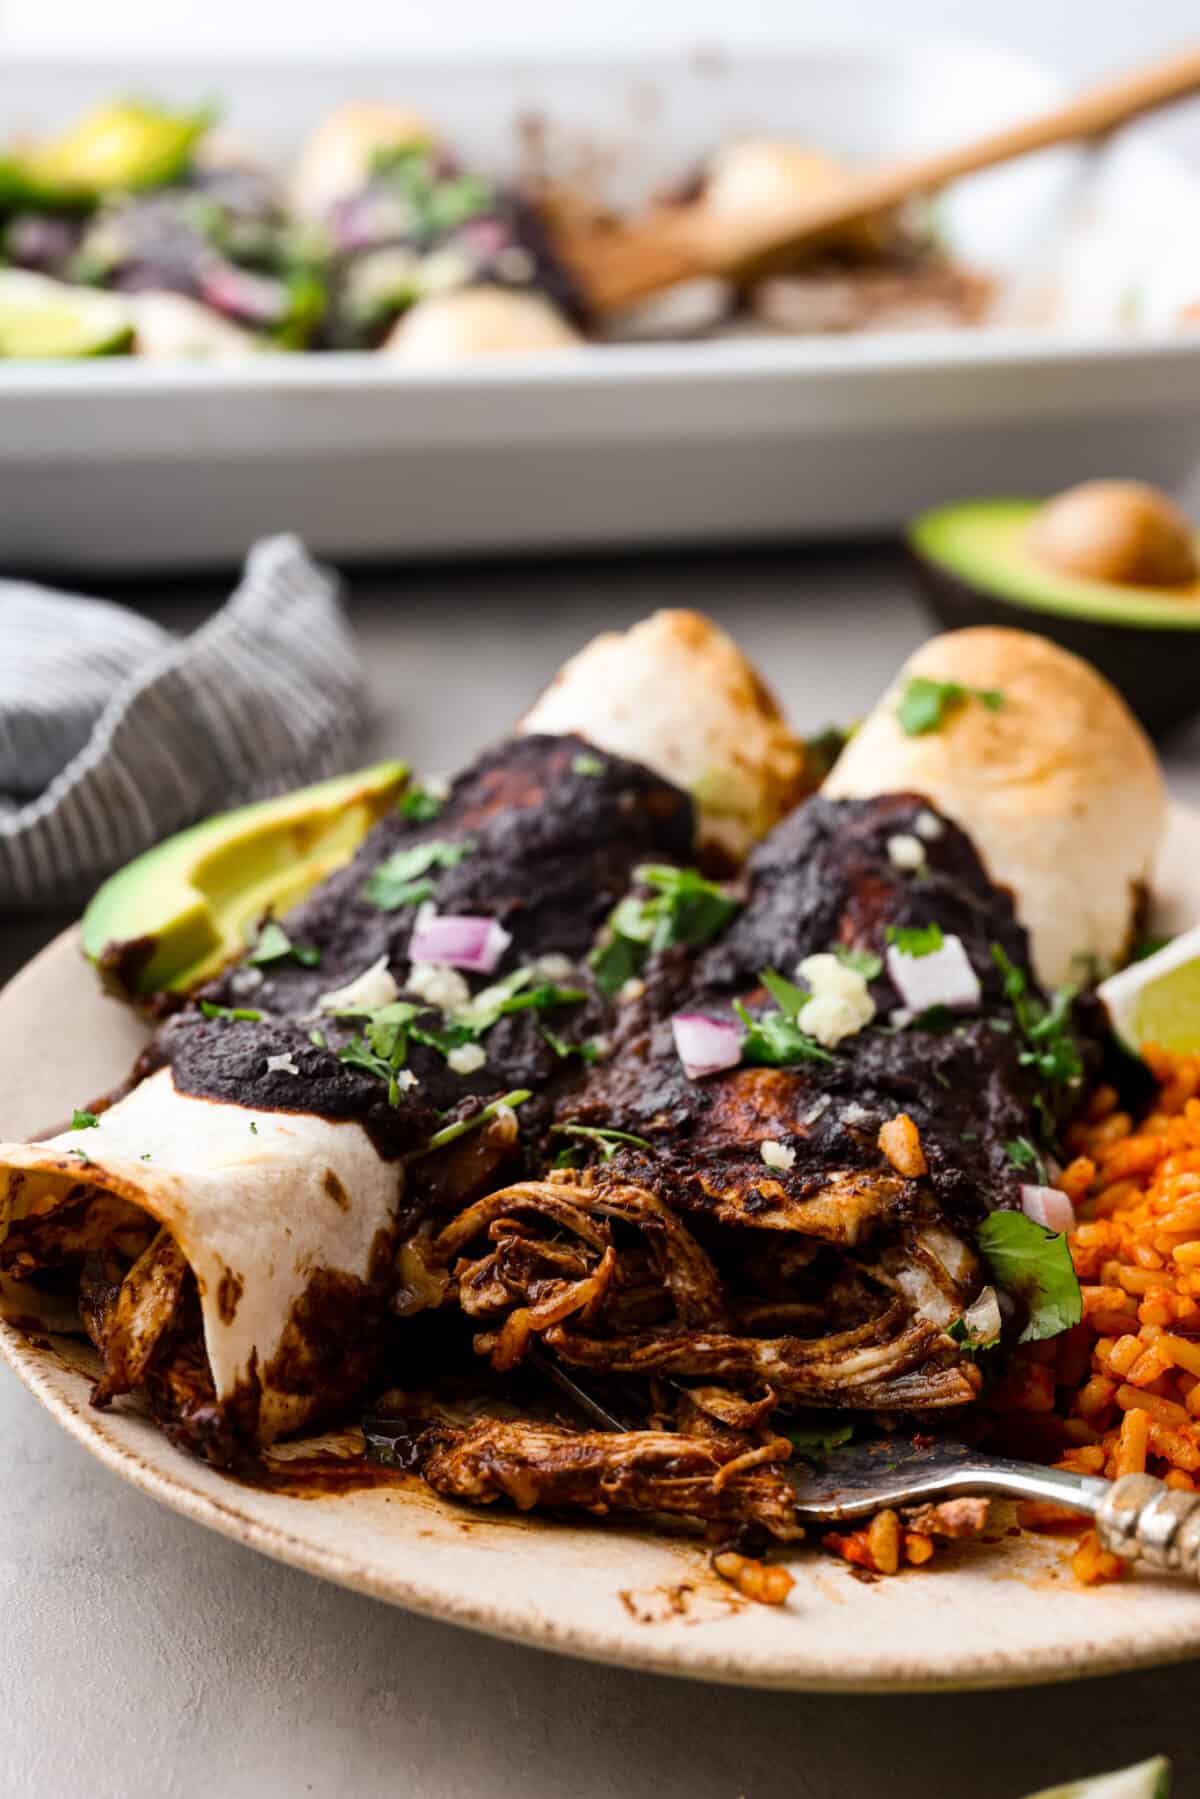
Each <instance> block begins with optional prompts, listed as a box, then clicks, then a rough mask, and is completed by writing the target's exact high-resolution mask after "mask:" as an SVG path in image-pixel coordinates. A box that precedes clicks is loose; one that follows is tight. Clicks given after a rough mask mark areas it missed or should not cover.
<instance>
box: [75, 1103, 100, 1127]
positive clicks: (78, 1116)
mask: <svg viewBox="0 0 1200 1799" xmlns="http://www.w3.org/2000/svg"><path fill="white" fill-rule="evenodd" d="M99 1122H100V1120H99V1119H98V1118H97V1117H96V1114H95V1113H94V1112H81V1111H80V1110H79V1109H78V1107H76V1109H75V1111H74V1112H72V1114H71V1129H72V1130H73V1131H90V1130H91V1128H92V1126H93V1125H94V1124H99Z"/></svg>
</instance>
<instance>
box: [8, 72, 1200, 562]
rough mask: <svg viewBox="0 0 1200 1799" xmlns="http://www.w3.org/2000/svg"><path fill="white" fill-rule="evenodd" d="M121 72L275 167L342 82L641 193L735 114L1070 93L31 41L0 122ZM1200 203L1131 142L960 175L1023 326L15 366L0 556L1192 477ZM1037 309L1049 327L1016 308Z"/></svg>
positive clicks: (804, 513)
mask: <svg viewBox="0 0 1200 1799" xmlns="http://www.w3.org/2000/svg"><path fill="white" fill-rule="evenodd" d="M133 87H136V88H139V89H144V90H149V91H153V92H155V93H157V94H161V95H163V96H165V97H167V98H171V99H176V100H181V101H182V100H187V101H193V100H195V99H196V98H197V97H198V96H207V95H210V94H217V95H220V96H222V97H223V98H224V100H225V102H226V111H227V116H228V119H229V122H230V124H231V125H232V126H233V127H234V128H235V129H237V130H238V131H239V133H241V134H242V135H244V136H246V137H247V138H249V139H250V140H251V141H253V142H254V143H256V144H260V145H262V147H263V148H264V150H265V151H266V152H267V153H269V154H270V155H272V156H276V157H281V158H282V157H285V156H286V155H287V154H288V152H289V151H290V150H292V149H294V147H295V145H296V144H297V143H298V142H299V140H300V138H301V137H302V136H303V134H304V131H305V130H306V129H307V128H308V126H310V125H311V124H312V123H313V122H314V121H315V120H316V119H317V118H318V117H319V116H320V114H321V113H322V111H324V110H325V109H326V108H327V107H328V106H330V105H332V104H334V103H335V102H336V101H337V100H338V99H340V98H343V97H345V96H346V95H348V94H359V95H365V96H370V97H377V96H383V97H394V98H403V99H405V100H408V101H410V102H411V103H413V104H415V105H416V106H418V107H419V108H420V109H421V110H422V111H424V112H426V113H428V114H430V115H431V116H432V117H434V118H436V119H437V120H438V121H439V122H440V123H442V124H443V125H444V127H445V129H446V131H447V134H448V136H449V137H450V138H451V139H452V140H453V141H454V142H455V143H457V144H459V145H461V147H462V149H463V152H464V154H465V155H466V156H468V157H471V158H478V159H480V160H481V161H482V162H483V163H484V164H485V165H487V166H489V167H493V168H500V169H505V168H507V169H509V170H511V169H514V168H515V167H516V166H517V165H518V163H519V158H520V155H521V148H520V146H521V144H522V143H525V144H527V143H528V133H527V131H523V130H522V128H521V122H522V120H525V121H527V120H528V119H529V118H530V117H531V116H536V117H537V118H539V119H540V120H541V121H542V123H543V126H545V127H547V128H546V129H544V130H543V131H542V132H541V133H540V136H541V138H542V141H543V142H544V143H545V144H548V146H549V154H550V155H551V157H552V158H554V159H556V160H557V161H558V162H559V163H560V164H564V165H566V164H569V163H570V162H571V160H572V158H578V156H579V155H580V153H581V146H586V147H587V153H588V155H589V156H590V157H592V160H593V166H594V165H595V152H596V149H597V146H600V147H601V148H602V150H603V151H604V153H605V156H604V160H605V163H606V165H607V166H608V176H609V181H610V186H612V187H614V188H615V189H616V191H617V192H618V193H619V194H621V195H622V196H624V197H628V196H630V195H632V194H635V193H636V192H637V191H638V190H639V189H644V188H645V187H647V186H648V185H652V184H654V183H657V182H660V181H662V180H663V179H664V178H666V177H668V176H673V175H678V174H679V173H680V172H681V171H682V170H684V169H685V168H686V167H687V166H688V165H689V164H690V163H691V162H693V161H694V160H695V159H696V158H698V157H699V156H700V155H701V154H702V153H703V152H704V151H705V150H706V149H707V148H709V147H710V146H711V145H712V144H714V143H715V142H717V141H719V140H720V139H721V138H722V137H724V136H727V135H730V134H732V133H735V132H737V131H744V130H747V129H756V130H764V131H771V132H777V133H782V132H788V133H792V134H795V135H799V136H804V137H807V138H810V139H811V140H812V141H813V142H815V143H819V144H821V145H822V146H824V147H827V148H829V149H831V150H833V151H835V152H840V153H843V154H846V155H848V156H851V157H855V158H860V159H874V158H878V157H880V156H884V155H887V154H889V153H891V152H895V151H899V150H902V149H904V150H915V149H919V148H926V147H929V146H932V145H933V144H935V143H939V142H947V141H951V140H954V139H956V138H959V137H962V136H965V135H967V134H969V133H972V132H978V131H981V130H984V129H987V128H988V127H990V126H992V125H996V124H999V123H1001V122H1002V121H1006V120H1010V119H1012V118H1015V117H1018V116H1020V115H1022V114H1025V113H1028V112H1031V111H1033V110H1035V109H1037V108H1039V107H1041V106H1045V105H1047V104H1050V103H1051V102H1052V101H1053V100H1054V98H1055V97H1056V95H1057V93H1058V91H1059V89H1058V85H1057V83H1056V82H1055V80H1054V78H1053V77H1051V76H1049V75H1048V74H1046V73H1045V72H1044V71H1042V70H1040V69H1038V68H1037V67H1035V66H1033V65H1031V64H1029V63H1027V62H1025V61H1024V60H1022V59H1019V58H1016V57H1014V56H1011V55H1009V54H1008V53H1005V52H999V51H992V50H986V49H982V48H961V47H960V48H952V47H931V48H928V49H923V50H916V51H908V52H904V53H897V54H884V53H877V52H861V53H860V52H850V51H836V52H835V51H797V52H795V53H792V54H789V55H787V56H784V57H775V58H769V59H768V58H764V57H758V56H741V55H739V56H731V57H729V58H713V57H707V58H703V59H695V58H693V59H686V58H682V57H681V58H680V59H679V60H677V61H675V62H671V61H669V60H667V59H654V60H652V61H642V62H639V63H638V64H637V65H632V64H622V63H618V62H614V61H612V60H610V59H604V60H585V59H575V60H573V61H570V62H545V63H529V62H524V63H521V64H520V65H517V64H515V63H509V62H499V61H490V62H487V63H483V62H480V63H470V64H468V63H462V62H446V63H437V64H434V63H429V62H423V63H421V64H413V65H410V66H408V67H406V68H401V67H399V66H390V67H387V68H382V67H380V66H372V67H365V66H361V65H359V66H354V65H349V64H347V65H345V66H341V67H333V66H330V65H329V64H327V63H323V64H322V65H321V66H319V67H317V66H306V65H301V64H294V65H292V66H288V67H283V68H277V67H271V68H269V69H268V68H266V67H265V66H262V65H259V66H253V65H243V66H241V67H236V66H228V67H219V66H216V65H206V66H204V67H197V66H196V65H195V64H194V63H190V64H188V65H186V66H185V65H183V64H181V63H175V64H156V65H149V64H148V65H146V66H144V67H138V68H131V67H130V66H129V64H128V62H123V63H122V64H121V65H120V66H117V65H115V64H113V65H103V64H99V63H97V62H95V61H88V62H82V61H81V62H77V63H73V64H69V65H64V64H63V63H61V62H51V61H49V60H47V59H41V58H17V59H13V58H9V59H8V60H7V61H6V62H5V63H3V64H0V116H2V117H3V118H4V120H5V121H6V125H8V126H10V127H19V126H20V125H21V124H22V123H28V124H31V125H32V124H34V123H36V124H37V126H38V128H39V129H42V130H45V129H46V128H47V126H48V125H49V124H52V123H54V122H55V121H56V120H57V119H65V118H67V117H69V116H70V115H71V114H72V113H74V112H76V111H78V110H80V109H81V108H82V107H83V106H85V105H87V104H89V103H90V102H92V101H94V100H95V99H97V98H100V97H102V96H103V95H105V94H106V93H109V92H111V91H113V90H118V91H120V90H128V89H130V88H133ZM1198 194H1200V190H1198V188H1197V186H1196V184H1194V183H1193V181H1192V179H1191V177H1190V176H1189V175H1187V174H1186V173H1185V172H1184V171H1183V170H1181V169H1180V168H1179V167H1178V166H1177V165H1176V164H1175V163H1174V162H1173V161H1172V159H1171V158H1170V157H1169V156H1168V155H1167V154H1166V153H1165V152H1163V151H1161V150H1160V149H1159V148H1158V147H1157V146H1155V145H1153V144H1151V143H1148V142H1147V141H1146V139H1145V136H1144V134H1143V133H1140V132H1138V131H1133V132H1130V133H1129V134H1127V135H1126V136H1125V137H1124V138H1123V139H1122V140H1121V141H1120V143H1119V145H1117V146H1116V147H1114V148H1113V149H1110V150H1109V151H1107V152H1105V153H1104V154H1103V155H1099V154H1097V153H1089V152H1086V151H1082V150H1080V151H1055V152H1047V153H1045V154H1043V155H1041V156H1039V157H1037V158H1031V159H1029V160H1028V161H1026V162H1024V163H1022V164H1020V165H1017V166H1014V167H1012V168H1010V169H1006V170H997V171H994V172H992V173H991V174H988V175H984V176H979V177H976V178H975V179H974V180H973V181H972V182H970V183H963V184H961V185H960V186H959V187H958V188H957V189H955V190H954V192H953V193H952V194H951V195H950V196H948V197H947V200H946V201H945V203H944V223H945V230H946V234H947V237H948V238H949V241H950V243H951V245H952V247H953V248H954V249H955V250H956V251H957V252H958V253H959V254H961V255H962V256H964V257H965V258H967V259H968V260H971V261H973V262H974V263H976V264H978V265H982V266H985V267H987V268H988V269H990V270H992V271H994V272H995V273H997V274H998V275H1000V276H1001V277H1003V278H1004V279H1005V282H1006V292H1007V294H1008V301H1007V312H1008V315H1009V317H1010V318H1011V319H1012V320H1013V321H1014V322H1013V323H1011V324H1008V325H1006V326H1005V327H1004V328H1002V329H1000V328H995V329H989V330H983V331H975V332H959V333H955V332H949V331H936V332H928V333H921V334H910V335H902V334H895V333H892V334H878V335H872V336H860V337H842V338H832V339H831V338H810V339H806V340H796V339H787V338H780V337H766V336H756V337H738V338H726V339H722V340H720V341H713V342H699V343H675V344H657V345H638V346H621V347H594V348H587V349H584V350H580V351H578V352H571V353H568V354H566V355H560V356H556V357H553V358H551V357H538V358H532V357H531V358H520V359H517V358H509V359H504V358H492V359H488V360H487V361H486V362H485V361H483V360H479V361H476V362H473V363H470V364H467V365H465V366H461V367H458V368H453V369H446V370H442V371H437V372H430V373H427V374H426V373H421V374H414V373H413V372H411V371H407V370H402V369H399V368H397V367H395V366H393V365H389V363H388V362H387V361H386V360H385V359H384V358H381V357H378V356H365V355H349V354H343V355H328V356H311V357H291V358H284V357H272V358H263V359H261V360H258V361H253V362H250V363H247V364H246V365H244V366H242V365H239V366H231V365H225V366H220V367H217V366H203V365H192V366H186V365H179V366H177V367H175V366H171V367H166V366H164V365H161V364H158V365H149V364H139V363H137V362H136V361H123V360H114V361H111V362H100V363H93V364H76V365H69V364H67V365H57V366H50V365H47V366H44V367H39V366H36V365H18V364H8V365H2V364H0V558H2V559H3V561H4V563H5V564H7V565H8V566H14V565H18V564H20V565H29V564H42V565H54V566H57V567H64V568H99V567H123V568H149V567H168V566H170V567H181V566H196V565H202V564H206V563H208V564H211V563H216V562H222V561H226V560H229V559H231V558H234V557H236V556H238V555H239V554H240V553H241V552H242V550H243V549H244V548H245V546H246V544H247V542H248V541H249V539H250V538H252V537H253V536H255V535H257V534H259V533H261V532H263V531H266V530H273V529H276V528H279V527H284V526H287V527H290V528H294V529H297V530H299V531H301V532H303V533H304V535H305V537H306V538H307V539H308V541H309V542H310V543H311V544H312V545H313V546H314V547H315V548H316V549H318V550H320V551H322V552H324V553H327V554H332V555H336V556H340V557H367V556H375V557H378V556H389V555H439V554H466V553H479V552H488V551H497V550H499V551H517V550H534V549H551V548H553V549H562V548H568V547H576V546H585V545H597V546H598V545H606V546H613V547H617V546H622V545H634V544H649V543H656V542H666V541H685V540H692V541H700V540H714V539H726V540H728V539H734V538H745V537H767V536H782V535H797V536H801V535H802V536H815V535H831V534H837V533H846V532H851V531H855V532H860V531H876V530H884V529H887V528H889V527H892V526H894V525H895V524H896V523H898V522H899V521H900V520H901V519H902V518H904V517H905V516H906V515H907V514H908V513H910V512H911V511H913V510H914V509H916V508H918V507H920V506H922V505H925V504H927V503H929V502H931V501H934V500H939V499H948V498H952V497H954V496H956V495H965V494H969V493H972V492H997V491H1003V490H1021V491H1026V490H1037V489H1045V488H1049V487H1052V486H1053V485H1055V484H1061V483H1065V482H1067V481H1070V480H1073V479H1077V478H1080V477H1082V476H1085V475H1089V474H1098V473H1114V472H1122V473H1125V472H1128V473H1135V474H1139V475H1142V476H1145V477H1148V478H1150V479H1153V480H1157V481H1161V482H1164V483H1165V484H1167V485H1170V486H1179V485H1181V484H1182V483H1183V482H1185V481H1186V479H1187V478H1188V476H1189V475H1190V473H1191V470H1192V466H1193V464H1194V463H1195V462H1196V459H1197V458H1198V457H1200V331H1196V332H1194V333H1192V334H1190V335H1189V334H1188V333H1187V332H1180V331H1179V330H1178V329H1176V328H1174V326H1173V324H1172V320H1173V318H1174V317H1175V315H1176V314H1177V312H1178V310H1179V307H1180V305H1181V304H1183V303H1185V302H1186V301H1187V300H1188V299H1190V298H1200V233H1187V234H1184V233H1181V232H1180V230H1179V221H1180V220H1181V219H1183V218H1188V217H1197V216H1200V207H1198V206H1197V199H1198ZM1189 237H1190V238H1191V239H1193V240H1194V247H1193V243H1192V242H1188V241H1187V239H1188V238H1189ZM1048 302H1052V303H1053V305H1054V307H1055V309H1056V312H1057V316H1058V320H1059V322H1058V324H1057V325H1056V327H1055V328H1053V329H1051V328H1047V327H1046V326H1045V325H1044V324H1033V323H1029V322H1027V321H1031V320H1034V319H1037V318H1040V317H1042V316H1043V315H1044V313H1045V309H1046V306H1047V304H1048Z"/></svg>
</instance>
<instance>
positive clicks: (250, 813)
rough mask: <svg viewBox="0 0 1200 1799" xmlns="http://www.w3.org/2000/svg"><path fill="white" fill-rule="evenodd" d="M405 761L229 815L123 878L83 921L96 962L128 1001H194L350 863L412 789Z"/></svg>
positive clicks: (163, 847)
mask: <svg viewBox="0 0 1200 1799" xmlns="http://www.w3.org/2000/svg"><path fill="white" fill-rule="evenodd" d="M407 776H408V769H407V766H406V764H405V763H403V762H380V763H378V764H377V765H376V766H375V767H374V768H367V769H363V770H361V771H360V772H359V773H357V774H352V775H339V776H337V777H336V778H335V779H334V780H331V781H320V782H318V783H317V785H316V786H315V787H302V788H300V789H299V790H298V791H297V792H294V793H285V794H281V795H280V796H279V797H278V798H277V799H273V800H262V801H260V802H259V803H258V804H257V805H253V806H241V807H239V808H238V810H237V811H235V812H222V813H219V814H218V815H217V817H215V818H209V819H205V821H204V822H203V823H202V824H198V825H192V826H191V827H190V829H188V830H186V831H180V832H179V834H178V835H177V836H175V837H169V838H168V839H167V841H166V842H165V843H160V844H158V846H157V847H156V848H155V849H152V850H147V851H146V852H145V854H144V855H141V856H138V857H136V859H135V860H134V861H132V862H130V863H128V864H127V865H126V867H124V868H122V869H120V870H119V871H118V873H116V874H115V875H112V876H110V877H109V879H108V880H107V881H105V883H104V885H103V886H102V887H101V888H100V890H99V892H98V893H97V894H96V896H95V898H94V899H93V900H92V902H91V904H90V905H89V906H88V908H87V910H86V912H85V913H84V915H83V923H82V927H81V930H82V936H83V950H84V954H85V955H86V956H87V957H88V958H89V960H91V961H92V962H94V963H95V964H96V966H97V968H98V969H99V970H100V975H101V978H102V980H103V981H104V984H105V986H106V987H107V988H108V989H109V991H110V992H112V993H115V994H116V995H117V996H118V997H119V998H121V999H144V998H147V997H148V996H149V995H151V994H154V993H162V992H167V993H185V992H187V991H188V990H189V989H191V988H193V987H195V986H198V985H199V984H200V983H201V982H202V981H205V980H208V979H209V978H210V977H211V976H212V975H213V974H215V973H216V972H217V970H218V969H219V968H221V967H222V966H223V965H224V964H225V963H226V962H228V961H229V960H230V958H231V957H233V956H236V955H238V954H240V952H241V951H242V950H243V949H244V948H245V946H246V942H247V940H248V938H249V937H250V935H252V933H253V930H254V927H255V926H256V925H257V923H258V921H259V920H260V919H261V918H262V917H263V915H264V914H265V913H266V912H268V911H270V912H276V913H280V914H282V913H284V912H286V911H287V910H288V908H289V907H290V906H294V905H295V904H296V903H297V902H298V901H299V900H301V899H303V898H304V896H305V894H306V893H308V892H310V891H311V889H312V888H313V887H315V886H316V885H317V883H318V882H319V881H322V880H324V879H325V877H326V875H329V874H332V873H333V871H334V869H337V868H341V867H342V866H343V864H344V863H346V862H348V861H349V860H350V857H351V856H352V855H353V854H354V851H355V850H356V849H357V848H358V846H359V844H360V843H361V842H362V840H363V838H364V837H365V836H366V834H367V832H368V831H369V830H370V828H371V826H372V825H373V824H374V823H375V822H376V820H377V819H379V818H382V817H383V815H384V814H385V813H386V812H388V811H390V810H391V809H392V807H393V806H394V805H395V803H396V800H397V798H398V796H399V794H400V792H401V790H402V789H403V787H404V784H405V781H406V779H407Z"/></svg>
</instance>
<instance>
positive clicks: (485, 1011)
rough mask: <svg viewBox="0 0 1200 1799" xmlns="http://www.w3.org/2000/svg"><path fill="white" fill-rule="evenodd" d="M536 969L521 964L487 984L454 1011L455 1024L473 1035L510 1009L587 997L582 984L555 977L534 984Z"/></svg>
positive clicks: (541, 1008)
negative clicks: (558, 982)
mask: <svg viewBox="0 0 1200 1799" xmlns="http://www.w3.org/2000/svg"><path fill="white" fill-rule="evenodd" d="M533 973H534V971H533V969H531V968H517V969H514V970H513V972H512V974H508V975H505V976H504V977H503V979H502V980H499V981H494V982H493V983H492V985H491V986H490V987H484V988H483V989H482V991H481V992H479V993H477V994H475V996H474V997H473V998H472V999H469V1000H468V1001H467V1003H466V1005H465V1006H458V1007H457V1008H456V1009H455V1010H454V1011H453V1012H452V1013H451V1014H450V1022H451V1024H453V1025H460V1026H462V1027H464V1028H465V1029H466V1030H468V1031H469V1032H470V1033H471V1035H472V1036H475V1037H482V1036H483V1035H484V1033H485V1032H486V1031H490V1030H491V1028H492V1026H493V1025H494V1024H495V1023H496V1021H497V1019H499V1018H503V1017H504V1016H505V1014H506V1013H509V1012H529V1011H533V1012H548V1011H551V1010H553V1008H554V1007H555V1006H576V1005H578V1004H579V1002H580V1000H585V999H586V998H587V994H586V993H585V991H584V990H583V988H582V987H558V986H556V985H555V984H554V982H553V981H541V982H539V983H538V985H537V986H536V987H531V986H530V985H529V983H530V981H531V980H532V979H533Z"/></svg>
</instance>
